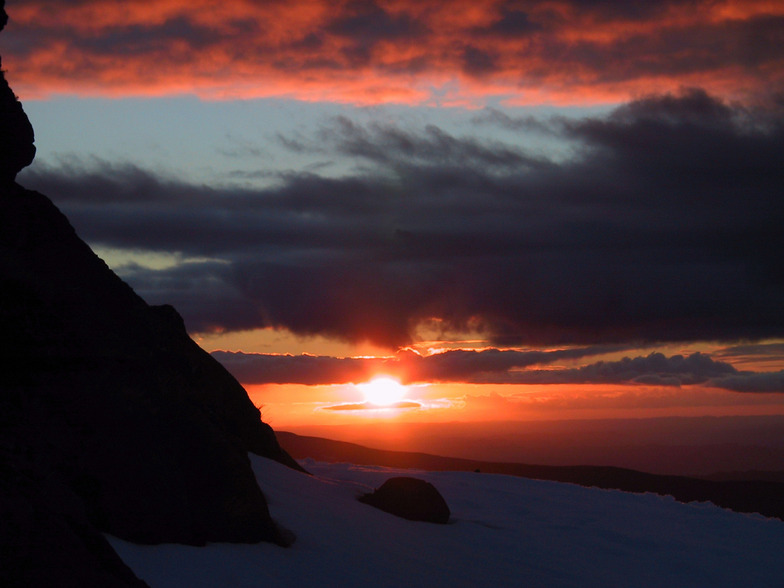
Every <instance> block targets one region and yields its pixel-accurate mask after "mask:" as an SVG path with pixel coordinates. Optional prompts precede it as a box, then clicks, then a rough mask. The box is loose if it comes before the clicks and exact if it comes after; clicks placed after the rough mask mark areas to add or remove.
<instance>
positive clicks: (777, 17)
mask: <svg viewBox="0 0 784 588" xmlns="http://www.w3.org/2000/svg"><path fill="white" fill-rule="evenodd" d="M9 4H10V6H9V7H8V11H9V13H10V15H11V19H12V22H13V26H12V27H10V28H9V30H8V32H7V33H4V39H3V42H4V44H5V48H4V50H3V56H4V57H5V58H7V60H8V61H7V62H8V63H12V64H13V67H12V71H11V76H12V79H13V85H14V88H16V91H17V93H19V94H20V95H21V96H22V98H23V99H30V98H33V97H45V96H51V95H54V94H58V93H76V94H79V95H92V96H118V95H123V96H128V95H139V96H143V95H148V96H149V95H153V96H161V95H176V94H182V93H192V94H196V95H198V96H200V97H202V98H208V99H215V98H218V99H220V98H254V97H269V96H278V97H289V98H297V99H302V100H330V101H339V102H348V103H354V104H377V103H384V102H399V103H407V104H422V103H434V104H441V105H455V104H459V105H466V104H477V103H478V104H482V103H484V101H485V100H487V99H488V98H491V97H499V98H501V99H506V100H509V101H511V102H512V103H515V102H516V103H527V104H531V103H582V104H586V103H595V102H611V103H614V102H619V101H621V100H625V99H627V98H628V97H629V96H633V95H640V94H642V93H645V92H649V91H650V89H651V88H658V89H659V90H660V91H673V90H676V89H677V88H679V87H682V86H694V85H699V86H701V87H704V88H706V89H708V90H710V91H711V92H714V93H718V94H721V95H733V96H734V97H736V98H737V97H741V96H742V95H748V94H755V93H759V92H760V91H761V90H765V91H766V92H767V91H768V90H769V89H770V87H771V84H773V85H775V86H776V87H778V88H781V87H782V81H784V73H782V72H784V43H783V42H782V35H781V31H782V29H784V6H782V5H781V3H780V2H775V1H770V0H743V1H738V0H719V1H716V0H697V1H695V0H665V1H663V0H636V1H634V2H617V1H615V0H598V1H592V2H583V1H579V0H556V1H551V0H548V1H541V0H528V1H524V2H518V1H511V0H481V1H477V0H458V1H455V2H448V3H446V2H440V1H437V0H378V1H375V2H373V1H365V2H355V1H353V0H314V1H312V2H308V3H307V4H304V5H303V4H302V3H296V2H295V3H292V2H284V1H281V0H269V1H266V2H247V1H240V2H221V3H216V2H214V1H212V0H188V1H187V2H186V1H185V0H148V1H146V2H139V3H132V2H115V1H113V0H77V1H75V0H25V1H24V2H12V3H9Z"/></svg>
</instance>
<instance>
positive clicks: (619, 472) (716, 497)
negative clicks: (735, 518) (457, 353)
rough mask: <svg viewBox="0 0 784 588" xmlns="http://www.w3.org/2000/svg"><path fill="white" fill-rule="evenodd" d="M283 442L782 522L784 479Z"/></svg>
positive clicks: (304, 439) (306, 440)
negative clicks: (666, 499) (706, 505)
mask: <svg viewBox="0 0 784 588" xmlns="http://www.w3.org/2000/svg"><path fill="white" fill-rule="evenodd" d="M277 436H278V439H279V441H280V443H281V445H282V446H283V447H284V448H285V449H286V451H287V452H288V453H290V454H291V455H292V456H293V457H295V458H296V459H305V458H312V459H315V460H317V461H325V462H346V463H354V464H358V465H379V466H386V467H395V468H407V469H423V470H428V471H475V472H477V473H492V474H506V475H512V476H519V477H524V478H532V479H538V480H549V481H554V482H564V483H570V484H578V485H580V486H587V487H596V488H605V489H614V490H623V491H625V492H635V493H644V492H652V493H654V494H660V495H665V496H672V497H673V498H675V499H676V500H678V501H679V502H712V503H714V504H716V505H717V506H721V507H724V508H728V509H730V510H734V511H736V512H743V513H758V514H761V515H763V516H766V517H773V518H778V519H781V520H784V503H782V500H781V496H784V483H781V482H777V481H773V480H749V479H745V480H738V479H734V478H732V477H728V478H726V479H725V478H721V475H720V474H717V475H716V477H715V478H714V477H711V478H710V479H708V478H692V477H687V476H672V475H659V474H649V473H646V472H640V471H637V470H632V469H629V468H620V467H614V466H591V465H578V466H551V465H534V464H524V463H511V462H491V461H481V460H473V459H462V458H458V457H444V456H439V455H432V454H428V453H422V452H404V451H391V450H385V449H373V448H370V447H366V446H363V445H359V444H356V443H349V442H347V441H335V440H332V439H325V438H323V437H311V436H304V435H297V434H295V433H291V432H287V431H278V432H277Z"/></svg>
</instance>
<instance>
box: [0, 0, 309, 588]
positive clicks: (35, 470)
mask: <svg viewBox="0 0 784 588" xmlns="http://www.w3.org/2000/svg"><path fill="white" fill-rule="evenodd" d="M4 8H5V2H4V1H3V0H0V24H2V25H3V26H5V23H6V21H7V15H6V13H5V9H4ZM0 28H2V27H0ZM0 125H1V126H0V129H1V130H0V157H1V158H2V159H1V160H0V161H1V162H0V332H2V333H3V338H4V342H3V346H2V352H1V353H0V520H2V521H3V524H2V525H0V547H1V548H2V549H0V578H3V585H4V586H14V585H19V586H86V585H100V586H143V585H144V583H143V582H141V581H140V580H138V579H137V578H136V577H135V576H134V575H133V573H132V572H131V571H130V570H129V569H128V568H127V567H126V566H125V565H124V564H123V562H122V561H121V560H120V559H119V558H118V557H117V556H116V554H114V551H113V550H112V548H111V547H110V546H109V544H108V542H107V541H106V540H105V538H104V537H103V535H102V533H109V534H112V535H115V536H117V537H120V538H122V539H126V540H129V541H134V542H139V543H164V542H175V543H186V544H192V545H200V544H204V543H205V542H208V541H210V542H216V541H223V542H257V541H270V542H275V543H278V544H281V545H284V544H286V543H287V542H288V541H289V538H290V534H289V533H288V532H282V531H281V530H280V529H279V528H278V526H277V525H276V524H275V522H274V521H273V520H272V518H271V517H270V514H269V510H268V508H267V503H266V500H265V498H264V496H263V494H262V492H261V490H260V489H259V487H258V484H257V483H256V480H255V477H254V474H253V471H252V469H251V465H250V460H249V458H248V453H255V454H258V455H262V456H265V457H269V458H271V459H275V460H277V461H279V462H281V463H284V464H286V465H288V466H290V467H293V468H298V469H301V468H300V466H299V465H298V464H297V463H296V462H295V461H294V460H293V459H292V458H291V457H290V456H289V455H288V454H287V453H286V452H285V451H284V450H283V449H281V447H280V445H279V444H278V442H277V439H276V437H275V434H274V432H273V430H272V429H271V428H270V427H269V425H267V424H266V423H264V422H262V420H261V416H260V413H259V410H258V408H256V407H255V406H254V405H253V403H252V402H251V401H250V399H249V398H248V395H247V393H246V391H245V390H244V388H243V387H242V386H241V385H240V384H239V382H237V380H236V379H234V378H233V377H232V376H231V375H230V374H229V372H228V371H226V370H225V368H223V366H221V365H220V364H219V363H218V362H217V361H216V360H214V359H213V358H212V357H211V356H210V355H209V354H208V353H207V352H205V351H204V350H202V349H201V348H200V347H199V346H198V345H197V344H196V343H195V342H194V341H193V340H192V339H191V338H190V337H189V336H188V334H187V332H186V330H185V325H184V323H183V320H182V318H181V317H180V315H179V314H178V313H177V312H176V310H175V309H174V308H172V307H171V306H168V305H164V306H150V305H148V304H147V303H146V302H145V301H144V300H143V299H142V298H141V297H139V296H138V295H137V294H136V293H135V292H134V291H133V290H132V289H131V288H130V286H128V285H127V284H126V283H125V282H123V281H122V280H121V279H120V278H119V277H118V276H117V275H116V274H114V272H112V271H111V269H110V268H109V267H108V266H107V265H106V264H105V263H104V262H103V261H102V260H101V259H100V258H98V257H97V256H96V255H95V254H94V253H93V251H92V250H91V249H90V248H89V246H88V245H87V244H86V243H84V242H83V241H82V240H81V239H80V238H79V237H78V235H77V234H76V232H75V231H74V229H73V227H72V226H71V225H70V223H69V222H68V220H67V218H66V217H65V216H64V215H63V214H62V213H61V212H60V211H59V210H58V209H57V207H56V206H55V205H54V204H53V203H52V202H51V201H50V200H49V199H48V198H47V197H46V196H44V195H43V194H40V193H38V192H34V191H30V190H26V189H25V188H23V187H22V186H20V185H19V184H17V183H16V181H15V179H16V175H17V173H18V172H19V170H20V169H22V168H23V167H24V166H25V165H28V164H29V163H30V162H32V160H33V157H34V155H35V146H34V145H33V142H34V135H33V130H32V126H31V125H30V123H29V120H28V119H27V116H26V115H25V113H24V110H23V109H22V105H21V104H20V103H19V101H18V100H17V98H16V96H14V94H13V92H12V91H11V89H10V87H8V84H7V83H6V82H5V77H4V76H3V77H2V80H0Z"/></svg>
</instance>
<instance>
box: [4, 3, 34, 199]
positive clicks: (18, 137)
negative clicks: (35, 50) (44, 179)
mask: <svg viewBox="0 0 784 588" xmlns="http://www.w3.org/2000/svg"><path fill="white" fill-rule="evenodd" d="M7 22H8V15H7V14H6V12H5V0H0V31H2V30H3V29H4V28H5V25H6V23H7ZM0 121H2V124H0V182H1V183H3V184H6V183H9V182H13V181H14V179H15V178H16V174H18V173H19V171H20V170H22V169H23V168H25V167H27V166H28V165H30V164H31V163H32V162H33V158H34V157H35V145H34V142H35V135H34V133H33V126H32V125H31V124H30V120H29V119H28V118H27V115H26V114H25V111H24V109H23V108H22V104H21V103H20V102H19V100H18V99H17V97H16V95H15V94H14V93H13V91H11V88H10V87H9V85H8V82H7V81H6V79H5V72H4V71H3V69H2V59H0Z"/></svg>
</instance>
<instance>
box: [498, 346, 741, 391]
mask: <svg viewBox="0 0 784 588" xmlns="http://www.w3.org/2000/svg"><path fill="white" fill-rule="evenodd" d="M746 376H747V374H741V373H739V372H738V371H737V370H736V369H735V368H734V367H733V366H731V365H730V364H728V363H724V362H720V361H715V360H713V359H711V358H710V357H709V356H707V355H704V354H702V353H693V354H691V355H689V356H686V357H684V356H683V355H673V356H672V357H666V356H665V355H663V354H661V353H657V352H654V353H651V354H650V355H647V356H645V357H634V358H629V357H625V358H623V359H622V360H620V361H608V362H604V361H600V362H597V363H592V364H589V365H585V366H582V367H579V368H574V369H561V370H532V371H524V372H514V373H507V374H505V377H504V378H502V379H501V380H499V381H503V382H504V383H516V384H643V385H646V386H687V385H694V384H705V383H708V382H711V383H712V385H715V382H718V381H720V380H721V379H722V378H725V377H741V378H742V377H746Z"/></svg>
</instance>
